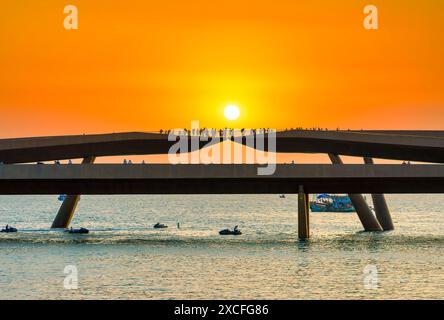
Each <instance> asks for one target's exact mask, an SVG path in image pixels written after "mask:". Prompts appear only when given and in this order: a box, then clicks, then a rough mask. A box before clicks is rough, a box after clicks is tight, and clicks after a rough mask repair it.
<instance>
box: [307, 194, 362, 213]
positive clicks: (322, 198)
mask: <svg viewBox="0 0 444 320" xmlns="http://www.w3.org/2000/svg"><path fill="white" fill-rule="evenodd" d="M310 210H311V211H312V212H356V209H355V207H354V206H353V204H352V202H351V200H350V198H349V197H348V196H347V195H336V194H327V193H323V194H317V195H315V199H314V200H313V201H310Z"/></svg>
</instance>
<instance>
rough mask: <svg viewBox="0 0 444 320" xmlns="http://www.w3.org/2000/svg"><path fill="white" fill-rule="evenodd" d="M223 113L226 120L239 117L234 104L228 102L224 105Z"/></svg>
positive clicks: (238, 111) (237, 109)
mask: <svg viewBox="0 0 444 320" xmlns="http://www.w3.org/2000/svg"><path fill="white" fill-rule="evenodd" d="M224 115H225V118H227V119H228V120H236V119H237V118H239V115H240V110H239V108H238V107H237V106H235V105H234V104H230V105H228V106H226V107H225V110H224Z"/></svg>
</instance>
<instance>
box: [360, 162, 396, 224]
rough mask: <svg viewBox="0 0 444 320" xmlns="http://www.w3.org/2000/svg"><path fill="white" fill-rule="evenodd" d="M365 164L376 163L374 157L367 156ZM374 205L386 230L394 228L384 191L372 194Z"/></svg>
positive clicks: (378, 217)
mask: <svg viewBox="0 0 444 320" xmlns="http://www.w3.org/2000/svg"><path fill="white" fill-rule="evenodd" d="M364 163H365V164H374V162H373V159H372V158H368V157H365V158H364ZM372 201H373V207H374V208H375V213H376V218H377V219H378V222H379V224H380V225H381V227H382V229H383V230H384V231H389V230H394V229H395V227H394V225H393V221H392V217H391V216H390V211H389V208H388V206H387V202H386V201H385V197H384V195H383V194H382V193H373V194H372Z"/></svg>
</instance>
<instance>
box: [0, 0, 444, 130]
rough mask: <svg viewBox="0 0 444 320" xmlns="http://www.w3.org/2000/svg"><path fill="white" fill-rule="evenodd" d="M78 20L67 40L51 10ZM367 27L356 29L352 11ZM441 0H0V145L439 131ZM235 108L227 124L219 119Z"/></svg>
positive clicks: (442, 115) (442, 122) (443, 67)
mask: <svg viewBox="0 0 444 320" xmlns="http://www.w3.org/2000/svg"><path fill="white" fill-rule="evenodd" d="M67 4H75V5H76V6H77V7H78V9H79V30H73V31H67V30H65V29H64V28H63V20H64V18H65V14H64V13H63V8H64V6H65V5H67ZM367 4H374V5H377V7H378V9H379V19H380V21H379V27H380V28H379V30H377V31H368V30H365V29H364V28H363V26H362V21H363V18H364V14H363V13H362V10H363V8H364V6H365V5H367ZM443 57H444V1H442V0H428V1H406V0H403V1H401V0H399V1H397V0H390V1H382V0H381V1H351V0H334V1H333V0H325V1H320V0H314V1H294V0H285V1H284V0H274V1H264V0H255V1H244V0H225V1H217V0H216V1H208V0H187V1H183V0H181V1H178V0H165V1H150V0H126V1H105V0H77V1H61V0H45V1H35V0H27V1H25V0H4V1H2V2H1V5H0V111H1V118H0V119H1V120H0V121H1V126H0V137H14V136H33V135H52V134H76V133H96V132H113V131H149V130H157V129H160V128H173V127H185V126H187V127H188V126H190V121H191V120H199V121H200V122H201V124H202V125H204V126H215V127H223V126H231V127H237V128H242V127H260V126H267V127H273V128H286V127H297V126H305V127H311V126H321V127H329V128H336V127H338V126H339V127H341V128H348V127H350V128H356V129H361V128H369V129H377V128H384V129H391V128H396V129H413V128H418V129H444V58H443ZM228 103H236V104H238V105H239V107H240V108H241V117H240V118H239V120H237V121H234V122H228V121H226V120H225V119H224V118H223V107H224V106H225V105H226V104H228Z"/></svg>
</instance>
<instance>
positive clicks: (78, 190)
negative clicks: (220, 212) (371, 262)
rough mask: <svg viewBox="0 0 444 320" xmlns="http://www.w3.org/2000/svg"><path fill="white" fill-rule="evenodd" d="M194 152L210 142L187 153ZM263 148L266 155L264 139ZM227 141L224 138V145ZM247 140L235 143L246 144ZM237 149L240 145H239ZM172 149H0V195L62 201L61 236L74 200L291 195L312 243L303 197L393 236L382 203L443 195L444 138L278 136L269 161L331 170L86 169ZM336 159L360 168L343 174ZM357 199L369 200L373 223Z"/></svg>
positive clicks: (436, 134)
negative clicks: (294, 157)
mask: <svg viewBox="0 0 444 320" xmlns="http://www.w3.org/2000/svg"><path fill="white" fill-rule="evenodd" d="M182 138H185V139H188V147H189V148H188V150H189V151H196V150H198V149H201V148H203V147H204V146H205V145H206V144H207V143H208V142H206V141H200V142H198V143H197V144H196V143H192V139H193V137H192V136H190V135H186V136H182ZM255 138H264V140H265V144H264V146H265V147H262V146H261V145H255V147H256V148H257V149H262V150H264V151H267V146H268V142H269V141H268V136H267V135H263V136H262V137H261V136H260V135H255ZM227 139H230V140H231V139H232V138H221V140H227ZM247 139H248V136H246V137H243V138H242V140H240V142H241V143H243V144H245V143H246V141H247ZM236 142H239V140H238V141H236ZM174 143H175V141H168V136H167V135H165V134H157V133H138V132H133V133H113V134H100V135H74V136H55V137H35V138H18V139H3V140H0V162H1V163H2V165H0V193H1V194H59V193H66V194H68V195H69V196H68V197H67V198H66V199H65V201H64V202H63V204H62V206H61V208H60V210H59V212H58V213H57V216H56V218H55V220H54V222H53V225H52V226H53V227H54V228H66V227H67V226H68V225H69V223H70V221H71V219H72V216H73V214H74V212H75V208H76V206H77V204H78V201H79V199H80V194H117V193H120V194H130V193H139V194H157V193H161V194H188V193H198V194H216V193H228V194H233V193H258V194H261V193H262V194H263V193H298V195H299V196H298V199H299V200H298V232H299V237H300V238H301V239H306V238H308V237H309V235H310V233H309V208H308V194H310V193H321V192H326V193H348V194H349V197H350V199H351V200H352V202H353V205H354V207H355V208H356V211H357V214H358V217H359V219H360V220H361V223H362V224H363V227H364V230H366V231H382V230H392V229H393V223H392V220H391V217H390V212H389V209H388V206H387V204H386V201H385V198H384V196H383V193H442V192H443V189H444V166H443V165H442V163H444V131H309V130H292V131H285V132H278V133H277V134H276V152H285V153H326V154H328V155H329V157H330V159H331V162H332V165H277V169H276V171H275V173H274V174H273V175H271V176H258V175H257V168H258V165H152V164H150V165H119V164H93V163H94V161H95V159H96V157H103V156H117V155H142V154H165V153H167V152H168V151H169V149H170V148H171V146H172V145H173V144H174ZM340 155H347V156H358V157H363V158H364V163H365V164H362V165H345V164H343V163H342V159H341V158H340ZM75 158H83V162H82V164H80V165H36V164H27V163H32V162H37V161H52V160H63V159H75ZM373 158H381V159H395V160H404V161H405V160H409V161H420V162H428V163H434V164H424V165H375V164H373ZM360 193H372V200H373V204H374V207H375V213H373V212H372V211H371V210H370V208H369V206H368V205H367V203H366V202H365V200H364V199H363V197H362V196H361V195H360Z"/></svg>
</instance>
